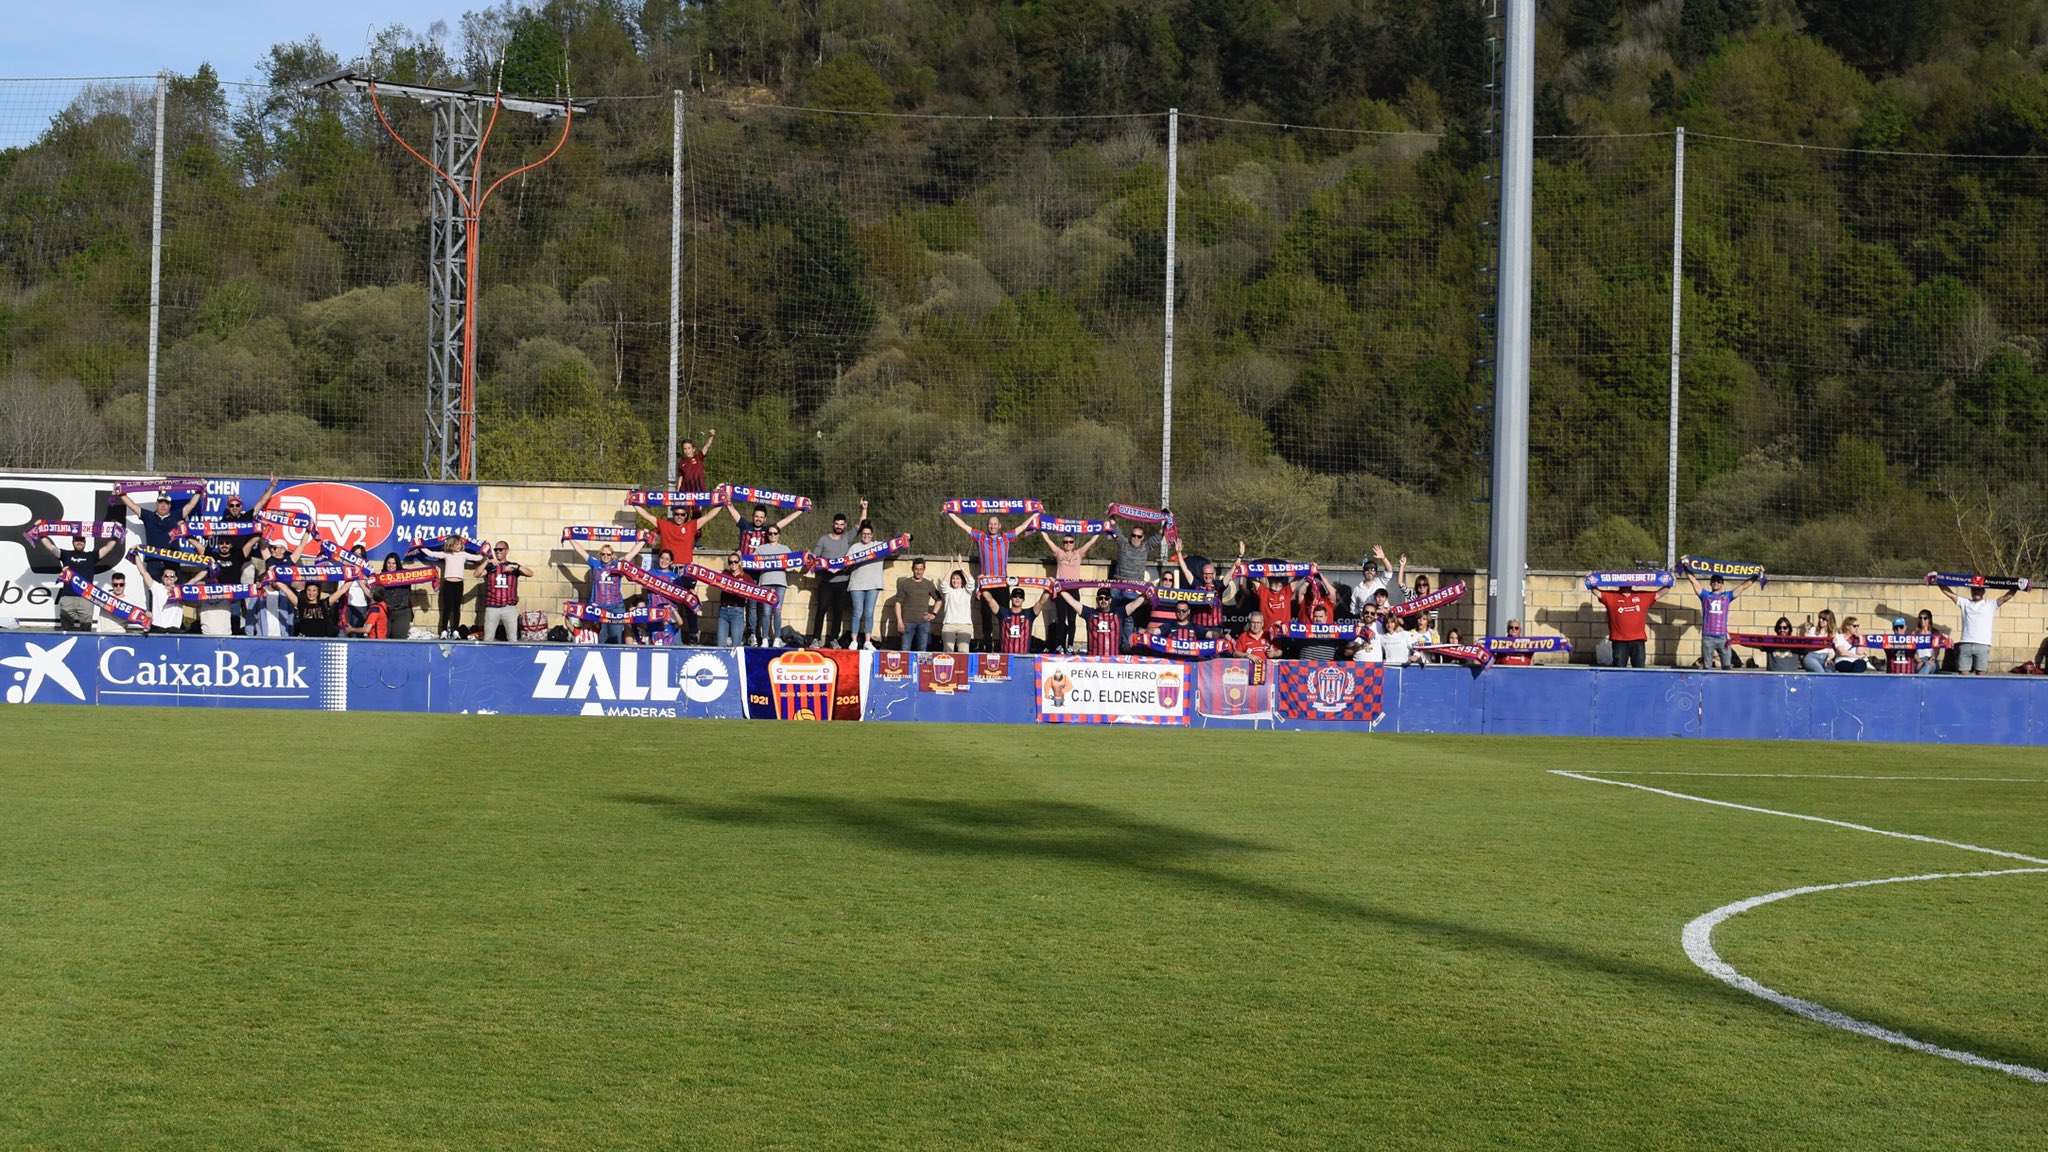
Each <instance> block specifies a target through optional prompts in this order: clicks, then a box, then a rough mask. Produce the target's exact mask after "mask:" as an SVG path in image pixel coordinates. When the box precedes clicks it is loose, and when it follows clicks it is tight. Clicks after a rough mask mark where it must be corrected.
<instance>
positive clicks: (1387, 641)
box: [1373, 628, 1422, 664]
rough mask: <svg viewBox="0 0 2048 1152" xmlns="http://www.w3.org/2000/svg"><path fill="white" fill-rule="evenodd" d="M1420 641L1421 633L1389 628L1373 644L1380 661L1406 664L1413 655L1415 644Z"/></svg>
mask: <svg viewBox="0 0 2048 1152" xmlns="http://www.w3.org/2000/svg"><path fill="white" fill-rule="evenodd" d="M1421 642H1422V633H1420V632H1410V631H1408V630H1407V629H1405V628H1404V629H1402V630H1401V631H1399V632H1396V631H1394V630H1393V629H1391V628H1389V629H1388V630H1387V631H1386V632H1384V633H1382V634H1381V635H1380V637H1379V639H1377V640H1375V641H1373V644H1374V645H1375V646H1376V647H1378V648H1379V651H1380V663H1382V664H1406V663H1408V662H1409V661H1410V660H1412V659H1414V657H1415V646H1416V645H1417V644H1420V643H1421Z"/></svg>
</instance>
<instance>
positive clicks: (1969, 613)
mask: <svg viewBox="0 0 2048 1152" xmlns="http://www.w3.org/2000/svg"><path fill="white" fill-rule="evenodd" d="M1938 587H1939V588H1940V589H1941V594H1942V595H1943V596H1946V597H1948V598H1949V602H1950V603H1951V604H1954V605H1955V606H1956V610H1957V611H1958V612H1960V613H1962V618H1963V623H1962V627H1960V628H1958V629H1956V671H1958V672H1967V673H1969V674H1970V675H1972V676H1982V675H1983V674H1984V673H1985V672H1986V671H1988V670H1989V669H1990V668H1991V640H1992V636H1993V634H1994V633H1995V632H1996V631H1997V629H1998V610H1999V609H2000V608H2002V607H2004V606H2005V603H2006V602H2007V601H2008V600H2011V599H2012V598H2013V597H2015V596H2017V595H2019V594H2020V590H2019V589H2017V588H2012V589H2008V590H2007V591H2006V593H2005V595H2003V596H2000V597H1999V598H1998V599H1996V600H1992V599H1989V598H1987V597H1986V596H1985V595H1984V586H1983V585H1982V584H1976V585H1972V586H1971V588H1970V598H1969V599H1967V600H1965V599H1962V598H1961V597H1958V596H1957V595H1956V590H1955V589H1954V588H1951V587H1949V586H1948V585H1946V584H1942V585H1938Z"/></svg>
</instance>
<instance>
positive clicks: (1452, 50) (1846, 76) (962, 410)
mask: <svg viewBox="0 0 2048 1152" xmlns="http://www.w3.org/2000/svg"><path fill="white" fill-rule="evenodd" d="M1488 12H1489V9H1488V7H1487V6H1486V5H1485V4H1483V3H1482V4H1472V3H1463V2H1438V0H1425V2H1421V3H1405V2H1404V3H1386V2H1376V0H1353V2H1349V3H1325V2H1315V0H1291V2H1268V3H1251V2H1225V0H1124V2H1103V0H1045V2H1040V3H990V2H984V3H968V2H965V0H786V2H778V0H728V2H718V3H706V4H702V5H692V6H689V7H684V6H682V5H680V4H677V3H674V2H669V0H649V2H648V3H646V4H644V5H640V6H638V7H632V6H621V5H614V4H606V3H588V2H581V0H577V2H556V3H552V4H549V5H547V6H545V7H540V8H515V7H506V8H503V9H498V10H491V11H485V12H480V13H473V14H471V15H470V16H469V17H466V18H465V19H464V20H463V21H462V22H461V26H460V27H459V28H456V29H446V28H441V27H438V26H437V27H435V28H430V29H404V28H394V29H390V30H387V31H386V32H385V33H384V34H383V35H381V36H380V37H379V39H378V42H377V48H376V50H375V52H374V53H373V56H374V59H373V60H371V61H369V62H368V66H369V67H371V68H373V69H374V70H375V71H376V72H377V73H378V74H379V75H381V76H385V77H387V78H389V79H392V80H405V81H414V82H424V83H433V84H445V85H468V84H473V83H495V82H496V81H497V79H498V78H499V77H500V76H502V82H503V85H504V88H505V89H506V90H507V91H508V92H520V93H528V94H535V95H554V94H556V93H557V92H561V91H564V90H567V91H571V92H573V94H574V96H575V97H576V98H577V99H578V100H579V101H584V102H585V108H586V111H585V113H584V114H581V115H579V116H577V117H576V119H575V122H574V124H573V126H571V127H570V129H569V132H570V139H569V143H568V145H567V146H566V147H565V148H564V150H563V151H562V153H561V155H559V156H558V157H557V158H556V159H555V160H553V161H552V162H550V163H549V164H547V165H546V166H544V167H541V168H539V169H536V170H535V171H534V172H532V173H530V174H527V175H525V176H521V177H518V178H516V179H514V180H512V181H509V182H507V183H506V184H505V185H504V186H503V187H501V188H500V189H499V190H498V192H497V193H496V195H495V197H494V199H493V201H492V202H491V205H490V206H489V208H488V209H487V210H486V212H485V213H484V233H483V242H482V248H481V263H480V269H479V283H480V285H481V295H480V300H479V323H480V342H479V350H478V355H479V379H480V393H479V397H480V399H479V428H480V451H479V473H480V477H481V478H484V479H553V480H602V481H610V482H652V481H654V480H656V479H658V478H659V477H660V476H661V475H662V473H663V464H662V461H661V460H660V455H661V449H660V443H661V440H662V438H663V436H664V434H665V423H666V405H667V396H668V373H669V357H670V348H669V341H668V316H669V307H670V285H669V253H670V242H671V236H672V229H671V184H670V179H669V172H670V164H671V158H672V141H673V139H674V129H675V125H674V122H673V120H672V109H673V108H674V107H675V100H674V99H673V97H672V96H671V93H672V92H675V91H678V90H679V91H681V92H682V93H683V98H682V104H683V107H684V109H685V116H684V123H683V125H682V129H683V131H682V136H683V149H682V155H683V162H684V172H685V175H684V180H683V183H682V186H681V189H680V191H681V197H680V200H681V220H682V229H681V236H680V243H681V254H682V258H683V276H682V289H681V292H680V293H679V294H678V298H677V300H676V304H677V309H678V313H679V320H680V322H681V325H682V329H683V334H684V337H683V341H682V342H681V344H680V345H679V347H678V348H677V356H678V360H677V367H678V374H679V377H680V379H681V388H682V393H683V396H682V405H683V413H684V424H685V428H686V431H694V432H696V433H698V434H699V435H700V436H701V434H702V433H703V432H705V431H706V430H708V429H709V428H714V427H715V428H717V429H718V439H717V444H716V447H715V449H714V452H713V456H712V468H711V472H712V475H713V477H714V479H726V480H734V481H747V482H758V483H764V484H770V485H773V486H776V487H783V488H789V489H794V490H797V491H803V492H807V493H811V494H813V495H817V496H820V497H824V498H826V499H831V500H843V499H850V498H852V497H853V496H854V495H855V494H860V495H865V496H869V497H871V498H872V499H873V501H874V507H875V509H876V514H877V520H878V523H880V525H881V526H882V527H884V528H885V529H889V530H895V529H899V528H910V529H916V530H936V528H937V523H936V520H935V517H934V514H933V510H934V508H935V506H936V504H937V502H938V501H939V500H942V499H944V498H945V497H948V496H968V495H1021V494H1027V493H1028V494H1034V495H1043V496H1045V497H1047V498H1048V499H1049V500H1050V501H1052V506H1053V507H1054V509H1055V510H1056V511H1059V512H1061V513H1062V514H1066V515H1080V514H1086V513H1089V512H1091V511H1093V512H1096V513H1098V514H1099V509H1100V506H1101V505H1102V504H1103V503H1104V502H1105V501H1107V500H1109V499H1126V500H1134V501H1137V502H1140V503H1149V502H1151V501H1153V500H1154V499H1155V498H1157V497H1158V496H1159V494H1160V459H1161V450H1162V444H1161V421H1160V410H1161V404H1162V399H1163V397H1162V395H1161V392H1162V376H1163V370H1164V364H1163V361H1164V350H1165V329H1164V317H1163V304H1164V298H1165V292H1166V284H1165V263H1166V250H1167V239H1168V230H1167V204H1168V197H1167V194H1166V192H1167V176H1166V173H1167V165H1168V154H1167V148H1168V135H1169V134H1168V121H1167V117H1166V115H1165V113H1166V110H1167V109H1169V108H1177V109H1179V112H1180V116H1179V122H1178V134H1177V138H1176V144H1177V148H1176V152H1175V155H1174V157H1173V160H1174V162H1175V164H1176V165H1177V171H1178V180H1177V183H1176V196H1175V197H1174V209H1175V213H1176V220H1175V226H1174V228H1173V231H1172V239H1173V242H1174V246H1175V280H1176V283H1175V291H1174V301H1175V309H1176V311H1175V317H1174V329H1175V330H1174V340H1173V383H1174V412H1175V416H1174V421H1173V428H1172V432H1173V440H1172V453H1173V463H1172V488H1173V492H1172V501H1171V502H1172V504H1173V506H1174V507H1175V509H1176V511H1178V512H1180V513H1181V514H1182V515H1183V516H1184V517H1185V518H1186V520H1187V521H1188V523H1189V525H1190V528H1191V531H1192V532H1193V533H1194V535H1195V538H1196V542H1197V544H1198V545H1199V546H1203V547H1206V548H1209V549H1212V550H1220V549H1222V548H1225V547H1227V546H1228V542H1229V541H1230V540H1232V539H1234V538H1236V537H1238V536H1246V537H1249V538H1250V539H1251V540H1252V541H1253V546H1254V547H1255V548H1257V549H1259V550H1261V551H1267V552H1274V553H1288V554H1302V555H1311V556H1318V557H1323V558H1338V557H1347V556H1348V557H1355V556H1356V555H1357V554H1358V552H1359V551H1360V550H1361V548H1362V546H1363V545H1365V544H1367V543H1369V542H1371V541H1375V540H1384V541H1385V542H1386V543H1387V544H1388V545H1389V546H1390V547H1394V548H1397V549H1400V550H1405V551H1407V552H1409V553H1410V554H1412V555H1414V556H1416V557H1417V558H1418V559H1420V560H1423V561H1426V562H1432V563H1441V564H1447V565H1448V564H1460V563H1483V562H1484V550H1485V532H1484V522H1485V505H1484V504H1483V503H1481V502H1480V501H1483V499H1484V497H1485V495H1486V484H1485V477H1486V473H1487V467H1488V465H1487V462H1486V460H1485V458H1484V452H1485V449H1486V445H1487V441H1488V428H1489V417H1488V414H1487V412H1486V411H1485V409H1484V405H1485V403H1486V401H1487V398H1488V395H1489V392H1490V383H1491V363H1490V360H1489V357H1490V355H1491V352H1490V348H1489V345H1488V333H1489V330H1490V322H1491V321H1490V311H1491V307H1492V300H1491V292H1492V286H1491V283H1492V282H1491V280H1490V272H1489V265H1490V263H1491V246H1492V243H1493V235H1494V234H1493V231H1492V218H1493V214H1494V204H1493V201H1494V200H1495V198H1496V196H1497V186H1496V184H1495V183H1494V182H1493V180H1492V176H1493V172H1494V166H1493V159H1492V148H1491V136H1490V129H1491V127H1492V123H1493V119H1492V117H1493V108H1492V104H1491V101H1490V98H1489V97H1490V94H1489V91H1488V89H1487V87H1486V86H1487V83H1488V79H1489V76H1490V75H1491V71H1492V68H1493V62H1492V57H1491V55H1490V51H1489V45H1488V40H1489V37H1493V36H1497V35H1498V34H1499V31H1498V30H1499V25H1498V22H1497V21H1495V20H1491V19H1489V16H1488ZM1541 15H1542V20H1541V28H1540V46H1539V52H1538V77H1539V84H1540V90H1539V97H1538V109H1537V113H1538V116H1537V123H1538V132H1539V134H1540V136H1541V139H1539V141H1538V148H1537V154H1538V161H1539V171H1538V173H1537V205H1536V214H1537V239H1538V251H1537V258H1536V277H1537V280H1536V284H1535V344H1534V348H1533V360H1534V366H1533V368H1534V380H1533V391H1534V411H1533V413H1532V415H1533V418H1534V425H1533V430H1532V450H1533V461H1532V481H1533V497H1532V508H1531V514H1532V519H1533V521H1534V523H1533V524H1532V531H1531V545H1532V548H1531V551H1532V559H1533V560H1534V561H1536V562H1538V563H1556V564H1564V563H1576V564H1587V565H1592V564H1609V563H1626V562H1630V561H1635V560H1641V559H1650V558H1655V557H1661V555H1662V552H1663V535H1664V527H1665V521H1666V517H1665V475H1666V464H1667V454H1666V446H1665V437H1666V432H1665V420H1666V413H1667V389H1668V386H1669V379H1670V371H1671V361H1670V340H1671V323H1672V313H1671V291H1670V289H1671V268H1672V230H1673V191H1674V173H1675V162H1676V155H1675V153H1676V138H1675V133H1674V131H1673V130H1674V129H1676V128H1678V127H1680V126H1683V127H1684V128H1685V129H1686V155H1685V163H1686V169H1685V178H1684V185H1683V188H1684V225H1683V231H1684V244H1683V254H1682V269H1683V277H1682V286H1683V298H1684V299H1683V329H1682V352H1683V354H1682V357H1681V365H1682V367H1681V386H1682V397H1683V398H1682V402H1681V435H1680V447H1679V472H1680V482H1681V486H1680V493H1681V507H1680V512H1679V518H1678V528H1679V546H1680V548H1681V549H1682V550H1688V551H1693V552H1697V553H1703V554H1710V555H1719V554H1727V555H1730V556H1734V557H1736V558H1740V559H1759V560H1764V561H1766V562H1767V563H1769V564H1770V565H1771V566H1772V568H1773V569H1774V570H1780V571H1805V572H1835V573H1841V574H1857V573H1866V572H1867V573H1877V572H1890V573H1904V572H1913V571H1924V570H1925V568H1926V567H1928V566H1931V565H1934V564H1937V563H1938V564H1943V565H1968V564H1972V563H1974V564H1978V565H1980V566H1983V567H1985V568H1997V569H2001V570H2022V571H2024V570H2027V569H2028V568H2029V567H2030V566H2032V565H2033V564H2035V563H2037V562H2038V561H2039V560H2040V559H2042V555H2041V553H2042V551H2043V550H2044V547H2048V498H2044V495H2043V491H2044V489H2043V478H2044V472H2048V469H2044V465H2048V449H2044V447H2043V438H2044V433H2048V376H2044V370H2048V366H2044V364H2043V363H2042V354H2043V348H2044V338H2048V286H2044V285H2048V268H2044V254H2043V243H2042V242H2043V227H2044V223H2048V219H2044V216H2048V158H2037V157H2048V77H2044V75H2043V71H2042V62H2043V59H2044V55H2043V54H2044V51H2048V49H2044V44H2048V4H2042V3H2038V2H2019V0H1878V2H1875V3H1856V2H1849V0H1802V2H1792V0H1661V2H1657V3H1624V2H1622V0H1569V2H1565V3H1552V4H1548V5H1545V6H1544V8H1543V10H1542V14H1541ZM342 63H343V62H342V61H337V60H336V59H335V57H334V56H333V54H332V53H331V52H329V51H328V50H327V48H325V47H323V46H322V45H320V44H318V43H317V42H304V43H293V44H284V45H279V46H278V47H277V48H276V49H274V50H273V52H272V54H271V57H270V59H269V60H268V61H267V63H266V74H267V76H268V78H269V83H268V84H267V85H263V86H256V87H250V88H242V87H237V86H228V85H222V84H221V83H219V82H218V80H217V79H216V78H215V76H214V75H213V73H212V71H211V70H210V69H208V70H202V71H201V73H200V74H198V75H194V76H190V77H180V78H177V79H175V81H174V82H173V84H172V88H171V92H170V98H169V101H168V123H167V128H166V142H167V172H166V180H165V229H166V231H165V246H164V273H163V275H164V300H163V303H164V311H163V320H162V360H161V370H160V406H159V435H158V441H157V443H158V450H159V463H160V465H162V466H166V467H168V468H171V469H174V470H175V469H184V468H190V469H207V470H215V471H226V470H231V469H246V470H263V469H270V468H276V469H279V470H285V471H290V472H294V473H298V474H338V475H371V476H395V477H407V476H414V475H418V474H419V469H420V456H419V451H420V429H421V407H422V396H423V378H424V367H423V364H424V346H425V288H424V285H425V269H424V265H425V256H426V242H425V234H424V216H425V205H426V187H427V181H428V180H429V179H430V178H431V177H430V176H429V174H428V173H427V172H426V171H425V170H424V169H423V168H422V167H421V166H420V165H419V164H418V163H417V162H416V161H415V160H414V159H413V158H412V157H410V156H408V155H407V154H406V153H405V152H404V151H403V150H402V149H401V148H400V147H399V146H398V145H396V144H394V143H393V142H392V141H391V139H390V136H389V134H388V133H387V132H386V130H385V128H384V126H383V125H382V124H380V122H379V119H378V116H377V114H376V110H374V109H373V108H371V106H370V105H369V104H368V103H367V102H365V101H363V100H361V99H360V98H359V97H357V96H354V95H351V94H344V93H322V94H307V93H304V92H301V91H300V89H299V85H300V84H301V82H302V81H304V80H306V79H308V78H311V77H315V76H318V75H321V74H324V73H326V72H329V71H332V70H334V69H335V68H337V67H340V66H341V64H342ZM357 63H358V64H359V65H360V64H361V63H362V62H357ZM499 69H501V71H500V70H499ZM10 99H13V100H16V101H17V102H19V101H24V100H27V99H28V97H27V96H26V95H24V94H22V93H21V92H18V91H16V90H14V89H9V88H7V87H6V86H5V85H0V104H4V103H5V102H7V101H9V100H10ZM384 105H385V107H384V111H385V113H386V114H387V115H388V116H389V118H390V120H391V123H392V126H393V127H395V128H396V129H398V130H399V131H400V132H401V133H403V134H405V135H406V136H407V137H408V138H410V139H412V140H414V141H415V142H417V143H421V144H422V145H423V143H424V140H425V139H426V137H427V135H428V127H427V124H426V120H425V117H424V115H423V114H422V113H421V112H420V110H419V109H418V108H417V107H415V106H413V105H411V104H409V103H406V102H404V101H398V100H386V101H384ZM51 113H52V116H51V119H50V122H49V126H48V128H47V129H46V130H44V131H42V133H41V134H40V135H39V136H38V137H36V138H35V139H34V140H33V142H29V143H25V144H24V145H22V146H20V147H15V148H11V149H8V150H5V151H0V371H4V375H0V466H10V467H83V466H105V467H125V468H133V467H137V466H139V464H140V460H141V444H142V440H143V432H142V429H143V422H144V396H143V383H144V379H145V363H146V356H147V348H146V343H147V340H146V335H147V322H148V313H149V308H148V305H149V299H148V274H149V217H150V213H149V209H150V194H151V188H150V156H151V148H152V142H153V125H152V118H153V113H154V109H153V106H152V103H151V98H150V92H149V90H148V88H147V87H146V86H141V87H136V86H122V85H101V86H95V87H90V88H83V89H80V90H79V91H77V92H76V93H71V94H67V95H66V97H65V99H64V100H63V101H62V103H61V106H60V107H57V108H53V109H51ZM561 130H562V129H561V126H560V125H559V124H556V125H546V124H541V123H539V122H536V121H533V120H531V119H528V118H525V117H519V116H514V115H511V114H507V115H506V116H504V117H502V118H501V119H500V120H499V122H498V123H497V125H496V126H495V128H494V134H493V137H492V143H491V146H490V151H489V153H488V154H487V160H486V165H485V168H486V180H487V181H488V180H491V179H495V175H496V174H502V173H504V172H506V171H509V170H510V169H512V168H514V167H516V166H518V165H519V164H521V163H524V162H526V161H530V160H533V159H538V158H539V157H540V156H541V155H543V154H544V153H545V152H546V150H547V148H548V146H549V145H550V144H551V143H552V140H553V139H554V137H555V135H556V134H558V133H559V132H560V131H561ZM2036 574H2038V573H2036Z"/></svg>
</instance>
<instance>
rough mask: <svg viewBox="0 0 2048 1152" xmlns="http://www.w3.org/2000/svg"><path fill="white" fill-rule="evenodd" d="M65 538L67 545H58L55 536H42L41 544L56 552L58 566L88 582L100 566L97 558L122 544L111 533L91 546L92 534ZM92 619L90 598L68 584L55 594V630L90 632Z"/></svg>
mask: <svg viewBox="0 0 2048 1152" xmlns="http://www.w3.org/2000/svg"><path fill="white" fill-rule="evenodd" d="M65 539H66V540H68V541H70V544H69V545H68V546H66V547H62V548H60V547H58V546H57V538H56V537H55V536H45V537H43V538H42V545H43V547H45V548H47V549H49V550H50V551H51V552H53V553H55V554H56V556H57V564H58V566H59V567H61V568H69V569H71V571H72V572H73V573H74V574H76V575H77V577H78V578H79V579H80V580H83V581H85V582H86V583H88V584H90V583H92V577H93V572H94V571H95V570H96V569H97V568H98V567H99V562H100V561H102V560H104V559H106V558H107V556H108V555H109V554H111V553H112V552H113V551H114V549H116V548H118V547H120V546H121V541H120V540H119V539H116V538H112V537H109V538H108V540H107V542H106V543H105V544H102V545H100V546H99V547H98V548H97V549H95V548H94V547H93V546H92V537H91V536H66V537H65ZM92 620H93V606H92V601H90V600H88V599H86V598H85V597H83V596H80V595H78V594H77V593H75V592H73V591H71V590H70V589H69V588H66V589H65V590H64V591H63V592H61V593H59V594H58V596H57V630H58V631H60V632H90V631H92Z"/></svg>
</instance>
